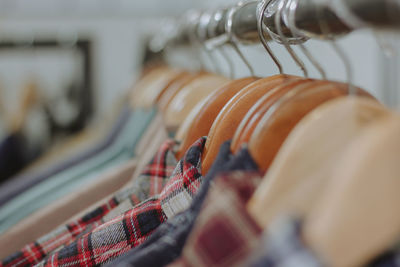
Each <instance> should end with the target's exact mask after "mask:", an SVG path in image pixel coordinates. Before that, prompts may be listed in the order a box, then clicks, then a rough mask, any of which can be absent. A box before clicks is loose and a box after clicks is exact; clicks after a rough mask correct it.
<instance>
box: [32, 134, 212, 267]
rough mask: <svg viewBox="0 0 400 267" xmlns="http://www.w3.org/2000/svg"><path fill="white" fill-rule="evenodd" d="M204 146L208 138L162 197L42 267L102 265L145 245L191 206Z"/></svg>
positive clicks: (197, 144)
mask: <svg viewBox="0 0 400 267" xmlns="http://www.w3.org/2000/svg"><path fill="white" fill-rule="evenodd" d="M204 143H205V138H201V139H199V140H198V141H197V142H195V144H193V146H192V147H191V148H190V149H189V150H188V152H187V153H186V154H185V156H184V157H183V158H182V160H180V161H179V163H178V164H177V166H176V168H175V170H174V172H173V174H172V175H171V177H170V178H169V179H168V182H167V184H166V185H165V187H164V188H163V190H162V192H161V193H160V194H159V195H156V196H154V197H152V198H149V199H147V200H145V201H143V202H141V203H140V204H138V205H136V206H135V207H134V208H133V209H130V210H129V211H127V212H125V213H124V215H121V216H118V217H115V218H113V219H112V220H110V221H109V222H106V223H105V224H103V225H100V226H98V227H96V228H94V229H93V230H92V231H91V232H89V233H86V234H84V235H83V236H82V237H81V238H79V239H77V240H75V241H74V242H73V243H71V244H70V245H68V246H66V247H64V248H62V249H60V250H58V251H56V252H55V253H53V254H52V255H49V256H48V257H47V258H46V259H45V260H44V261H43V262H41V263H39V265H38V266H45V265H47V264H51V265H52V266H69V265H71V264H72V263H73V264H74V265H82V266H95V265H100V264H104V263H106V262H108V261H110V260H112V259H114V258H115V257H118V256H119V255H121V254H123V253H125V252H126V251H127V250H129V249H131V248H133V247H136V246H138V245H140V244H141V243H143V242H144V241H145V240H146V239H147V237H148V236H149V235H150V234H151V233H152V232H153V231H154V230H155V229H156V228H157V227H158V226H159V225H160V224H161V223H163V222H165V221H166V220H167V219H169V218H172V217H173V216H175V215H176V214H177V213H179V212H182V211H184V210H186V209H187V208H188V207H189V206H190V204H191V200H192V198H193V196H194V195H195V194H196V193H197V190H198V188H199V186H200V185H201V183H202V180H203V177H202V176H201V173H200V168H201V153H202V151H203V148H204ZM155 171H157V170H155ZM82 244H84V245H83V246H82ZM111 248H112V249H111Z"/></svg>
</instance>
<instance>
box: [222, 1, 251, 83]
mask: <svg viewBox="0 0 400 267" xmlns="http://www.w3.org/2000/svg"><path fill="white" fill-rule="evenodd" d="M254 2H255V1H249V2H239V3H238V4H237V5H235V6H233V7H231V8H230V9H229V10H228V13H227V17H226V22H225V32H226V34H227V37H228V43H229V44H230V45H231V46H232V48H233V49H234V50H235V52H236V53H237V54H238V55H239V57H240V59H241V60H242V61H243V62H244V64H245V65H246V66H247V68H248V69H249V72H250V75H251V76H255V74H254V69H253V67H252V66H251V65H250V63H249V62H248V61H247V59H246V57H245V56H244V55H243V53H242V51H240V49H239V47H238V45H237V43H238V40H237V38H236V36H235V34H234V32H233V30H232V26H233V18H234V17H235V15H236V12H237V11H238V10H240V9H241V8H243V7H245V6H246V5H248V4H250V3H254Z"/></svg>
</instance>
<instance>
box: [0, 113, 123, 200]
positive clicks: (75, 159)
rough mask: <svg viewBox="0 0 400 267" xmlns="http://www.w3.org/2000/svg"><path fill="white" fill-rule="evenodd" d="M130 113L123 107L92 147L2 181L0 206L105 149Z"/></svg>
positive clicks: (115, 136)
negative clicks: (108, 128)
mask: <svg viewBox="0 0 400 267" xmlns="http://www.w3.org/2000/svg"><path fill="white" fill-rule="evenodd" d="M130 115H131V111H130V108H129V107H125V108H124V109H123V111H122V112H121V114H120V115H119V117H118V119H117V121H116V122H115V124H114V125H113V127H112V130H111V131H110V133H109V134H108V135H107V136H106V138H104V140H102V141H101V142H100V143H99V144H96V145H95V146H94V147H91V148H89V149H88V150H85V151H82V152H81V153H79V154H78V155H74V156H72V157H70V158H68V159H67V160H65V161H62V162H60V163H58V164H56V165H54V166H53V165H51V167H46V168H44V169H42V170H38V171H36V172H35V173H26V174H22V175H19V176H16V177H13V178H12V179H10V180H8V181H7V182H5V183H3V184H2V185H1V187H0V207H1V206H3V205H4V204H5V203H7V202H8V201H10V200H12V199H13V198H15V197H16V196H17V195H20V194H22V193H23V192H25V191H26V190H28V189H30V188H32V187H33V186H34V185H36V184H39V183H40V182H42V181H44V180H46V179H48V178H50V177H52V176H54V175H56V174H58V173H61V172H62V171H64V170H67V169H68V168H70V167H72V166H75V165H78V164H82V162H84V161H86V160H88V159H90V158H91V157H93V156H95V155H96V154H98V153H100V152H102V151H103V150H105V149H106V148H107V147H109V146H110V145H111V144H112V143H113V142H114V141H115V140H116V139H117V137H118V135H119V134H120V132H121V131H122V129H123V128H124V125H125V124H126V123H127V121H128V120H129V117H130Z"/></svg>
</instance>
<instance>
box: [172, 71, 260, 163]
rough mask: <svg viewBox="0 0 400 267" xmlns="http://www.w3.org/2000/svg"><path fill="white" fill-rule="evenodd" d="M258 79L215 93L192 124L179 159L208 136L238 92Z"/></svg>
mask: <svg viewBox="0 0 400 267" xmlns="http://www.w3.org/2000/svg"><path fill="white" fill-rule="evenodd" d="M257 79H258V78H256V77H247V78H242V79H237V80H234V81H231V82H229V83H228V84H226V85H224V86H222V87H221V88H219V89H218V90H216V91H214V92H213V93H212V95H211V97H210V98H209V99H208V100H207V102H206V103H205V105H203V107H202V109H201V110H200V111H199V112H198V113H197V115H196V117H195V119H194V121H192V122H191V124H190V127H189V130H188V132H187V133H186V136H185V137H184V139H183V141H182V143H181V146H180V149H179V152H178V153H177V158H181V157H182V156H183V154H184V153H185V152H186V150H187V149H188V148H189V147H190V146H191V145H192V144H193V143H194V142H195V141H196V140H197V139H199V138H200V137H202V136H205V135H207V134H208V132H209V131H210V128H211V125H212V124H213V122H214V120H215V118H216V117H217V115H218V114H219V112H220V111H221V109H222V108H223V107H224V105H225V104H226V103H227V102H228V101H229V100H230V99H231V98H232V97H233V96H234V95H235V94H236V93H237V92H239V91H240V90H241V89H242V88H243V87H245V86H247V85H248V84H250V83H252V82H254V81H256V80H257ZM178 132H179V131H178Z"/></svg>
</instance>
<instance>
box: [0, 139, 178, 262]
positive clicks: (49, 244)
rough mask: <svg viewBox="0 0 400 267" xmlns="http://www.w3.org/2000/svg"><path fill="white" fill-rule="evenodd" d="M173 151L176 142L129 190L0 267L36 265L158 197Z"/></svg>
mask: <svg viewBox="0 0 400 267" xmlns="http://www.w3.org/2000/svg"><path fill="white" fill-rule="evenodd" d="M176 147H177V143H176V142H175V141H173V140H167V141H165V142H164V143H163V144H162V145H161V147H160V148H159V150H158V151H157V153H156V155H155V156H154V158H153V159H152V160H151V161H150V162H149V164H147V166H146V167H145V168H144V169H143V172H142V173H141V175H140V176H139V177H138V178H137V179H135V180H133V182H132V185H131V186H130V187H129V188H125V189H122V190H121V191H119V192H117V193H116V194H115V195H114V196H113V197H112V198H110V199H108V200H107V201H105V203H103V204H102V205H100V206H98V207H97V208H95V209H93V210H91V211H90V212H88V213H87V214H85V215H84V216H82V217H81V218H79V219H76V220H74V221H71V222H69V223H68V224H66V225H64V226H61V227H58V228H56V229H55V230H54V231H52V232H50V233H49V234H46V235H45V236H43V237H41V238H40V239H38V240H36V241H35V242H32V243H30V244H28V245H26V246H25V247H24V248H22V249H21V250H20V251H18V252H16V253H14V254H13V255H11V256H9V257H7V258H6V259H4V260H3V261H2V263H1V264H0V266H25V265H33V264H36V263H38V262H40V261H41V260H43V259H44V258H45V257H46V256H47V255H49V254H50V253H52V252H53V251H55V250H56V249H58V248H60V247H63V246H65V245H68V244H70V243H72V242H73V241H74V240H75V239H76V238H78V237H79V236H82V235H83V234H85V233H88V232H90V231H91V230H93V229H94V228H95V227H97V226H99V225H101V224H102V223H103V222H105V221H108V220H109V219H110V218H112V217H116V216H118V215H120V214H123V213H124V212H125V211H127V210H129V209H130V208H132V207H133V206H135V205H137V204H139V203H140V202H142V201H144V200H146V199H147V198H148V197H150V196H155V195H157V194H159V193H160V192H161V190H162V188H163V187H164V185H165V184H166V182H167V180H168V178H169V177H170V176H171V174H172V172H173V170H174V169H175V167H176V164H177V160H176V159H175V156H174V150H175V149H176Z"/></svg>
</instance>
